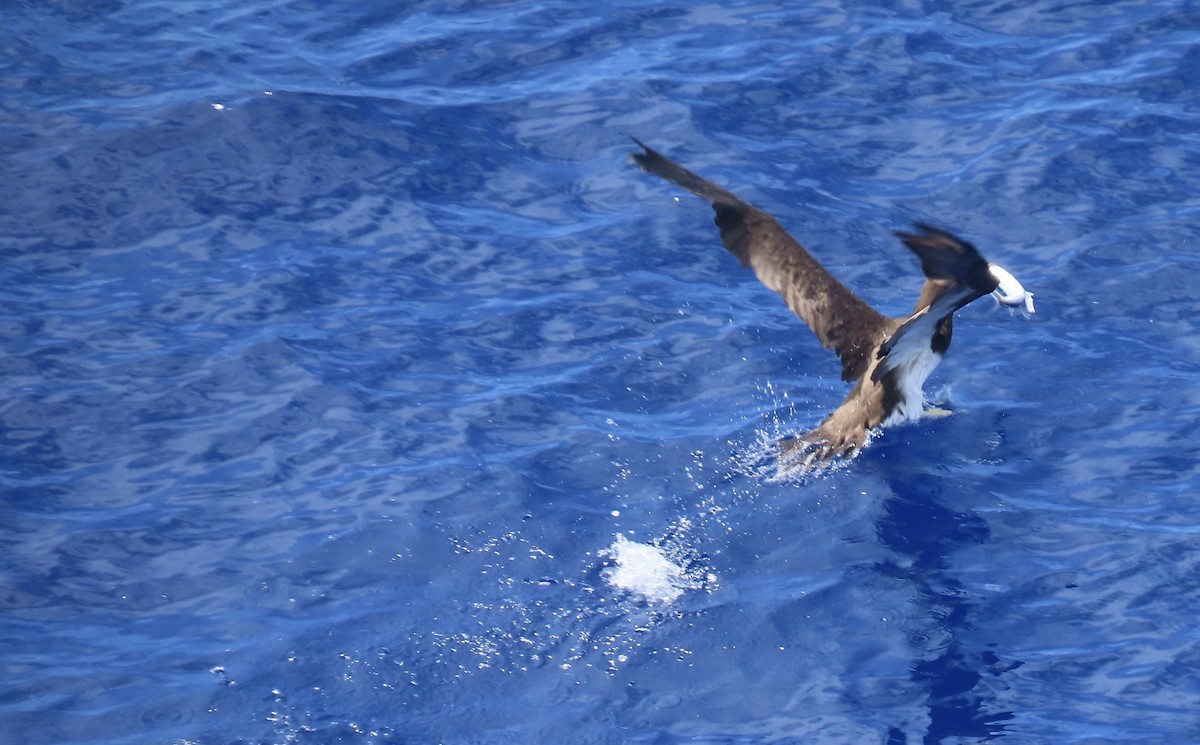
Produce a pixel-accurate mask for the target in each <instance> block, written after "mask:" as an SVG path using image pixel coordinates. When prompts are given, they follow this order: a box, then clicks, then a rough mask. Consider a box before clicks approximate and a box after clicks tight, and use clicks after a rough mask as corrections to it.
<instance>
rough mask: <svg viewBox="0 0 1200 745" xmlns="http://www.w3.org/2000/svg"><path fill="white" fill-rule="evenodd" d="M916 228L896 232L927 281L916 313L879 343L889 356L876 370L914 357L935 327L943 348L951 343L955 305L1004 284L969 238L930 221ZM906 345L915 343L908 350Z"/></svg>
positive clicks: (881, 354)
mask: <svg viewBox="0 0 1200 745" xmlns="http://www.w3.org/2000/svg"><path fill="white" fill-rule="evenodd" d="M913 227H914V228H915V229H916V230H917V231H919V232H917V233H907V232H904V231H901V230H898V231H896V233H895V235H896V237H897V238H899V239H900V240H901V241H903V242H904V245H905V246H908V249H909V250H910V251H912V252H913V253H914V254H916V256H917V258H918V259H919V260H920V262H921V271H923V272H924V273H925V286H924V287H923V288H921V296H920V297H919V298H918V299H917V306H916V308H915V309H914V310H913V314H912V315H911V316H909V317H908V319H906V320H905V321H904V323H902V324H900V327H899V328H898V329H896V332H895V333H894V334H892V336H891V338H889V339H888V340H887V341H886V342H885V343H884V344H883V345H882V346H880V348H879V357H880V358H883V357H890V358H891V359H889V360H885V362H884V364H881V365H880V366H879V367H877V368H876V370H875V377H876V378H877V379H878V378H879V376H881V375H883V374H884V373H885V372H886V371H887V370H890V369H892V368H893V367H895V366H896V365H897V364H899V363H900V361H901V360H907V359H910V358H912V357H913V356H914V355H915V354H916V353H917V352H918V351H919V350H920V349H922V348H929V345H930V343H931V340H932V339H933V337H934V334H935V333H940V335H941V337H942V342H941V343H942V345H943V347H942V349H940V350H939V351H943V352H944V351H945V345H949V343H950V333H951V328H952V322H953V315H954V312H955V311H956V310H958V309H959V308H961V307H963V306H964V305H966V304H967V303H970V302H972V301H974V300H977V299H978V298H981V297H983V296H984V295H987V294H988V293H989V292H992V291H993V290H995V289H996V286H997V285H998V284H999V282H998V280H997V279H996V277H995V276H993V274H992V272H991V268H990V267H989V265H988V262H987V259H985V258H983V255H982V254H980V253H979V249H977V248H975V246H973V245H971V244H970V243H968V242H966V241H964V240H963V239H961V238H958V237H957V236H955V235H952V234H951V233H947V232H946V231H944V230H941V229H940V228H935V227H933V226H932V225H928V224H926V223H916V224H915V225H914V226H913ZM906 347H908V348H911V349H909V350H906V351H900V350H904V349H905V348H906Z"/></svg>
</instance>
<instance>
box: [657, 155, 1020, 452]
mask: <svg viewBox="0 0 1200 745" xmlns="http://www.w3.org/2000/svg"><path fill="white" fill-rule="evenodd" d="M634 142H636V143H637V144H638V145H640V146H641V147H642V150H643V152H637V153H633V159H634V161H636V162H637V164H638V165H639V166H640V167H641V168H642V170H645V171H648V172H650V173H653V174H655V175H656V176H661V177H662V178H664V179H666V180H667V181H670V182H672V183H674V184H677V185H679V186H681V187H683V188H684V189H687V190H688V191H690V192H692V193H693V194H695V195H697V196H699V197H701V198H703V199H706V200H708V201H709V202H710V203H711V204H712V208H713V211H714V212H715V213H716V217H715V220H714V221H715V222H716V224H717V228H718V229H720V232H721V240H722V241H723V242H724V244H725V248H727V249H728V250H729V252H730V253H732V254H733V255H734V256H736V257H737V258H738V260H739V261H740V262H741V263H742V266H744V267H748V268H752V269H754V272H755V274H756V275H758V278H759V280H760V281H762V283H763V284H764V285H766V286H767V287H769V288H770V289H772V290H774V291H775V292H778V293H779V294H780V295H782V296H783V299H784V300H785V301H786V302H787V305H788V307H789V308H791V309H792V311H793V312H795V313H796V315H798V316H800V318H801V320H803V321H804V322H805V323H806V324H808V327H809V328H811V329H812V330H813V333H815V334H816V336H817V339H818V340H820V342H821V344H822V345H823V346H824V347H825V348H826V349H832V350H833V351H834V352H836V353H837V355H838V357H839V358H840V359H841V362H842V380H845V381H850V382H853V383H854V388H853V389H852V390H851V391H850V393H849V394H848V395H847V396H846V399H845V400H844V401H843V402H842V405H841V406H839V407H838V408H837V409H836V410H834V412H833V413H832V414H830V415H829V416H828V417H826V418H825V420H824V421H822V422H821V423H820V424H819V425H818V426H817V428H816V429H814V430H812V431H811V432H809V433H807V434H805V435H801V436H800V437H796V438H791V439H789V440H786V441H784V443H782V444H781V452H780V459H781V461H782V463H781V465H783V466H784V467H786V468H789V469H790V468H793V467H797V466H798V467H800V468H802V469H807V468H809V467H811V466H815V465H819V464H821V463H824V462H826V461H828V460H829V459H830V458H834V457H849V456H853V455H855V454H857V453H858V451H859V450H860V449H861V448H862V446H863V444H864V443H865V442H866V440H867V437H868V436H869V434H870V433H871V431H872V430H874V429H875V428H877V427H881V426H889V425H893V424H899V423H901V422H908V421H914V420H916V419H918V418H919V417H920V416H921V413H922V408H923V404H924V395H923V393H922V390H921V389H922V386H923V385H924V383H925V379H926V378H927V377H928V376H929V374H930V373H931V372H932V371H933V369H934V368H935V367H937V365H938V363H939V362H941V359H942V356H943V355H944V354H945V353H946V349H947V348H948V347H949V346H950V336H951V333H952V332H953V325H954V312H955V311H956V310H958V309H959V308H962V307H963V306H965V305H967V304H968V303H970V302H972V301H973V300H976V299H978V298H981V297H983V296H984V295H987V294H988V293H994V294H995V295H996V297H997V299H998V300H1000V302H1002V303H1004V304H1005V305H1010V306H1019V305H1021V304H1025V305H1026V307H1027V308H1028V310H1029V311H1030V312H1032V310H1033V305H1032V293H1026V292H1025V291H1024V288H1022V287H1021V286H1020V284H1019V283H1017V282H1016V280H1015V279H1014V278H1013V277H1012V275H1011V274H1009V273H1008V272H1007V271H1005V270H1004V269H1002V268H1001V267H999V266H997V265H994V264H989V263H988V262H987V260H986V259H984V258H983V256H982V255H981V254H980V253H979V251H978V249H976V248H975V247H974V246H973V245H971V244H970V243H968V242H966V241H964V240H962V239H961V238H958V237H956V236H954V235H952V234H950V233H948V232H946V231H945V230H941V229H939V228H935V227H933V226H932V225H928V224H926V223H916V224H915V226H914V232H905V231H896V233H895V235H896V236H897V237H898V238H899V239H900V240H901V241H902V242H903V243H904V245H905V246H907V247H908V249H909V250H910V251H912V252H913V253H914V254H916V256H917V259H918V260H919V261H920V263H921V269H922V271H923V272H924V273H925V285H924V286H923V287H922V288H921V294H920V295H919V296H918V297H917V304H916V307H915V308H914V309H913V312H912V313H911V314H909V315H908V316H905V317H899V318H893V317H890V316H885V315H883V314H882V313H879V312H878V311H876V310H875V309H874V308H872V307H871V306H870V305H868V304H867V303H866V302H865V301H863V300H862V298H860V297H858V296H857V295H855V294H854V293H853V292H852V291H851V290H850V289H849V288H847V287H846V286H845V285H843V284H842V283H841V282H839V281H838V280H837V279H836V278H834V276H833V275H832V274H830V273H829V271H828V270H826V269H825V267H823V266H821V264H820V263H818V262H817V260H816V259H814V258H813V257H812V255H811V254H809V253H808V251H806V250H805V249H804V247H803V246H801V245H800V243H799V242H798V241H796V239H795V238H793V237H792V236H791V235H789V234H788V232H787V231H786V230H784V229H783V227H781V226H780V224H779V223H778V222H777V221H776V220H775V218H773V217H771V216H770V215H768V214H767V213H766V212H763V211H762V210H760V209H757V208H756V207H754V206H752V205H750V204H749V203H747V202H745V201H743V200H742V199H740V198H739V197H738V196H736V195H735V194H733V193H732V192H730V191H727V190H726V189H723V188H721V187H720V186H717V185H716V184H714V183H712V182H711V181H708V180H707V179H704V178H701V177H700V176H697V175H696V174H694V173H692V172H691V171H689V170H687V169H686V168H684V167H683V166H681V165H679V164H678V163H676V162H674V161H672V160H671V159H669V158H667V157H666V156H664V155H662V154H661V153H659V152H657V151H655V150H653V149H651V148H650V147H648V146H647V145H645V144H644V143H642V142H641V141H640V140H637V139H636V138H634Z"/></svg>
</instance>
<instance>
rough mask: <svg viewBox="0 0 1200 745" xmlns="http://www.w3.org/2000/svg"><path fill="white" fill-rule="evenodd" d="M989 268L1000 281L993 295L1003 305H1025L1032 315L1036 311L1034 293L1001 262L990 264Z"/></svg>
mask: <svg viewBox="0 0 1200 745" xmlns="http://www.w3.org/2000/svg"><path fill="white" fill-rule="evenodd" d="M988 270H989V271H990V272H991V273H992V277H993V278H994V279H995V280H996V282H997V283H998V284H997V285H996V289H995V290H994V291H993V292H992V297H994V298H996V300H998V301H999V302H1000V304H1001V305H1007V306H1008V307H1010V308H1020V307H1022V306H1024V308H1025V312H1026V313H1029V314H1030V315H1032V314H1033V312H1034V310H1033V293H1032V292H1029V291H1028V290H1026V289H1025V288H1024V287H1023V286H1022V285H1021V283H1020V282H1018V281H1017V278H1016V277H1014V276H1013V275H1012V274H1011V273H1010V272H1009V271H1008V270H1007V269H1005V268H1004V267H1002V266H1000V265H999V264H988Z"/></svg>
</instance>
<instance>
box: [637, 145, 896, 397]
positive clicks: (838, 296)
mask: <svg viewBox="0 0 1200 745" xmlns="http://www.w3.org/2000/svg"><path fill="white" fill-rule="evenodd" d="M634 142H637V144H638V145H641V147H642V149H643V151H644V152H640V153H634V154H633V159H634V161H636V162H637V164H638V165H639V166H641V168H642V169H643V170H645V171H648V172H650V173H653V174H655V175H656V176H661V177H662V178H664V179H666V180H667V181H670V182H672V183H675V184H677V185H679V186H681V187H683V188H684V189H687V190H688V191H690V192H692V193H693V194H695V195H696V196H699V197H701V198H703V199H707V200H708V201H709V202H711V203H712V207H713V211H714V212H716V219H715V222H716V224H717V227H718V228H719V229H720V231H721V240H722V241H723V242H724V243H725V248H727V249H729V252H730V253H732V254H733V255H734V256H736V257H737V258H738V260H739V261H741V263H742V266H745V267H750V268H752V269H754V273H755V274H756V275H758V279H759V280H760V281H761V282H762V283H763V284H764V285H766V286H767V287H769V288H770V289H772V290H774V291H775V292H778V293H779V294H780V295H782V296H783V299H784V301H786V302H787V305H788V307H789V308H791V309H792V311H793V312H794V313H795V314H796V315H798V316H800V318H801V319H802V320H803V321H804V322H805V323H806V324H808V327H809V328H811V329H812V330H813V333H815V334H816V335H817V339H819V340H820V341H821V344H822V345H823V346H824V347H825V348H826V349H832V350H833V351H834V352H836V353H837V355H838V357H839V358H840V359H841V361H842V379H843V380H857V379H858V378H860V377H862V375H863V373H864V372H866V370H867V367H868V365H869V364H870V355H871V352H872V351H873V350H874V349H875V347H876V345H878V344H879V343H880V342H881V341H882V340H883V339H884V338H885V337H886V336H887V334H889V333H890V332H891V331H892V330H893V329H894V327H895V323H894V321H893V320H892V319H890V318H888V317H887V316H885V315H883V314H881V313H879V312H878V311H876V310H875V309H874V308H872V307H871V306H870V305H868V304H867V303H866V302H864V301H863V300H862V299H861V298H860V297H858V296H857V295H855V294H854V293H853V292H851V291H850V289H849V288H847V287H846V286H845V285H843V284H842V283H841V282H839V281H838V280H837V279H836V278H834V276H833V275H832V274H830V273H829V272H828V271H827V270H826V269H825V267H823V266H821V264H820V263H818V262H817V260H816V259H814V258H813V257H812V255H811V254H809V253H808V251H806V250H805V249H804V247H803V246H801V245H800V244H799V243H798V242H797V241H796V239H795V238H793V237H792V236H791V235H789V234H788V232H787V231H786V230H784V229H783V227H782V226H780V224H779V223H778V222H776V220H775V218H773V217H771V216H770V215H768V214H767V213H765V212H763V211H762V210H760V209H757V208H756V207H754V206H752V205H750V204H748V203H746V202H744V201H742V200H741V199H740V198H738V197H737V196H736V195H735V194H733V193H732V192H730V191H727V190H725V189H723V188H721V187H720V186H717V185H716V184H714V183H712V182H711V181H708V180H707V179H703V178H701V177H700V176H697V175H696V174H694V173H692V172H691V171H689V170H687V169H686V168H684V167H683V166H681V165H679V164H678V163H676V162H674V161H672V160H671V159H670V158H667V157H666V156H664V155H662V154H661V153H659V152H657V151H655V150H653V149H651V148H649V147H647V146H646V145H645V144H643V143H642V142H640V141H638V140H637V139H634Z"/></svg>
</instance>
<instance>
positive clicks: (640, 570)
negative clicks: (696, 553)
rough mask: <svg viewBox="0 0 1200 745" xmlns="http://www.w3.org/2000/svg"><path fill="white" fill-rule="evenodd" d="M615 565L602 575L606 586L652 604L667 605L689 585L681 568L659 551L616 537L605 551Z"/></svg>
mask: <svg viewBox="0 0 1200 745" xmlns="http://www.w3.org/2000/svg"><path fill="white" fill-rule="evenodd" d="M604 555H605V556H608V557H610V558H612V560H613V561H614V562H615V564H616V565H615V566H613V567H610V568H609V569H607V570H606V571H605V573H604V577H605V579H606V580H608V583H609V584H610V585H612V586H613V587H616V588H617V589H620V590H624V591H626V592H630V593H633V594H634V595H637V596H639V597H641V598H643V599H645V600H647V601H650V602H654V603H670V602H672V601H674V600H676V599H677V598H678V597H679V596H680V595H682V594H683V591H684V589H685V588H686V587H687V586H688V581H687V578H686V577H685V576H684V573H683V569H682V568H681V567H680V566H679V565H677V564H675V563H674V562H672V561H671V560H670V559H669V558H667V555H666V554H665V553H663V551H662V549H660V548H658V547H656V546H651V545H649V544H646V543H638V542H636V541H631V540H629V539H628V538H626V537H625V536H623V535H618V536H617V539H616V540H615V541H614V542H613V545H612V546H610V547H609V548H608V549H606V550H605V551H604Z"/></svg>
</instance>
